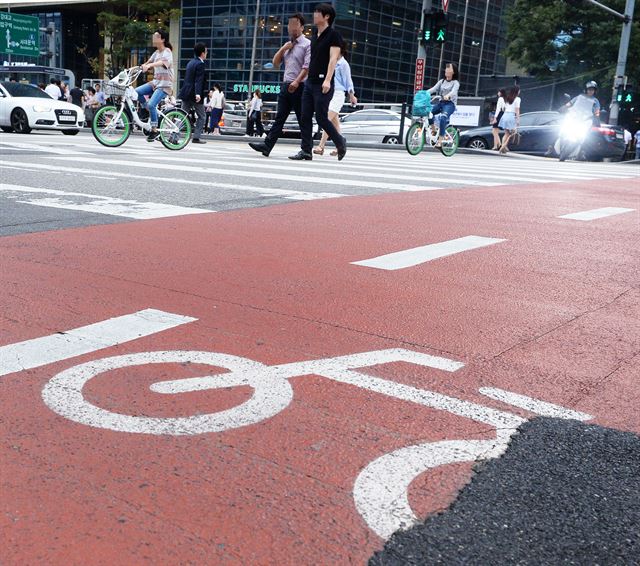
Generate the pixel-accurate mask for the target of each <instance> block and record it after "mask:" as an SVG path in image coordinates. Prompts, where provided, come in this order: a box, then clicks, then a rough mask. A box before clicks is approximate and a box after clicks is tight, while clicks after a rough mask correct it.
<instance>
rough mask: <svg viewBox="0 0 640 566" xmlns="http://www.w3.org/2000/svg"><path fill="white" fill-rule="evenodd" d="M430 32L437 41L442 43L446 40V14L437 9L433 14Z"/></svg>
mask: <svg viewBox="0 0 640 566" xmlns="http://www.w3.org/2000/svg"><path fill="white" fill-rule="evenodd" d="M432 21H433V26H432V28H431V30H432V31H431V33H432V35H433V38H434V39H435V41H436V42H437V43H444V42H445V41H446V40H447V14H446V13H445V12H443V11H442V10H438V11H437V12H436V13H435V14H434V18H433V20H432Z"/></svg>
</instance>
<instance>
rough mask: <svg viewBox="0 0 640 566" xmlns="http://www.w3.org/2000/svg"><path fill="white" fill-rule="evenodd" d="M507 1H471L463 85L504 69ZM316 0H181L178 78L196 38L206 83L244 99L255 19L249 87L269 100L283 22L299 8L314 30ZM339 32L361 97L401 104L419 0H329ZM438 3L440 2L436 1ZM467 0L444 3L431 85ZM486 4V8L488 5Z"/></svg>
mask: <svg viewBox="0 0 640 566" xmlns="http://www.w3.org/2000/svg"><path fill="white" fill-rule="evenodd" d="M510 1H512V0H491V1H490V2H486V1H485V0H472V1H471V2H469V3H468V4H469V7H468V11H467V25H466V31H465V38H464V47H463V60H462V69H461V70H462V90H463V93H464V94H473V93H474V90H475V84H476V78H477V72H478V69H479V65H480V71H481V74H483V75H491V74H503V73H504V70H505V64H506V62H505V60H504V58H503V57H502V55H501V51H502V50H503V49H504V46H505V41H504V36H505V30H504V24H503V21H504V17H503V16H504V11H505V7H506V6H507V5H508V4H509V3H510ZM317 3H318V2H317V0H313V1H309V0H303V1H298V2H289V1H283V0H261V2H260V9H259V12H258V13H256V0H182V6H181V7H182V19H181V30H180V33H181V37H180V47H181V49H180V53H181V57H180V75H181V76H183V74H184V69H185V67H186V65H187V62H188V61H189V59H190V58H191V57H192V49H193V45H194V43H195V42H196V41H202V42H204V43H205V44H206V45H207V46H208V47H209V50H210V54H209V60H208V62H207V67H208V72H209V82H210V84H213V83H215V82H217V83H220V84H221V85H222V88H223V90H224V91H225V92H226V95H227V98H229V99H235V100H240V99H244V98H246V97H247V93H248V82H249V73H250V65H251V51H252V45H253V33H254V27H255V24H256V21H257V23H258V35H257V49H256V59H255V61H256V64H255V66H254V79H253V84H254V87H255V86H257V87H258V88H261V90H262V91H263V93H264V95H265V98H266V99H267V100H268V99H274V98H275V96H276V93H277V89H278V87H279V84H280V80H281V76H282V75H281V74H280V73H279V72H277V71H275V70H266V69H264V64H265V63H268V62H270V61H271V59H272V57H273V55H274V53H275V52H276V51H277V50H278V49H279V48H280V46H281V45H282V44H283V43H284V42H285V41H286V40H287V19H288V17H289V15H291V14H293V13H295V12H302V13H303V14H304V15H305V17H306V19H307V34H310V33H311V31H310V30H311V23H312V14H313V9H314V7H315V5H316V4H317ZM333 5H334V7H335V8H336V12H337V19H336V23H335V27H336V29H337V30H338V31H339V32H340V33H341V34H342V36H343V37H344V39H345V40H346V41H347V44H348V46H349V51H350V53H349V55H348V57H347V58H348V60H349V62H350V63H351V70H352V74H353V79H354V83H355V87H356V93H357V95H358V97H359V99H360V100H361V102H377V103H398V102H403V101H405V100H407V99H408V98H409V97H411V95H412V93H413V83H414V70H415V60H416V54H417V49H418V43H417V40H418V34H419V28H420V15H421V10H422V0H334V1H333ZM433 5H434V6H439V5H440V2H439V0H434V1H433ZM465 5H466V2H465V0H451V1H450V2H449V24H448V29H447V39H446V42H445V43H444V45H441V44H435V43H432V44H429V45H428V46H427V60H426V66H425V67H426V68H425V84H433V83H435V82H436V80H437V77H438V76H439V75H440V74H441V73H439V72H438V68H439V64H440V60H441V51H442V61H443V64H444V63H446V62H448V61H454V62H456V63H457V62H458V58H459V55H460V49H461V44H462V41H463V38H462V28H463V23H464V12H465ZM487 5H488V6H489V9H488V12H485V9H486V7H487ZM485 13H486V15H487V17H486V21H487V28H486V37H485V42H484V48H483V50H482V51H483V53H482V61H480V46H481V40H482V31H483V26H484V22H485Z"/></svg>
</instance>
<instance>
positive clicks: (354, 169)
mask: <svg viewBox="0 0 640 566" xmlns="http://www.w3.org/2000/svg"><path fill="white" fill-rule="evenodd" d="M159 159H161V160H162V161H171V162H183V163H184V162H187V163H206V164H210V163H211V159H207V160H204V159H194V158H189V157H182V156H177V157H165V156H162V157H159ZM230 162H233V165H238V164H241V165H248V166H257V167H258V168H260V169H269V170H278V171H299V167H297V166H295V167H294V166H290V165H288V164H287V163H286V162H283V161H275V162H274V161H271V162H268V161H267V160H265V159H260V160H258V159H257V156H252V155H249V156H248V157H240V156H228V155H225V157H224V160H223V161H221V162H220V163H216V167H220V170H221V171H222V172H223V171H224V168H225V167H229V166H231V163H230ZM312 163H313V165H311V164H309V163H305V164H304V170H305V171H309V172H316V173H325V174H326V173H327V172H328V171H331V172H336V173H337V174H338V175H343V176H347V177H348V176H357V177H373V178H385V177H387V178H390V179H398V180H407V181H413V182H415V181H416V180H417V179H425V180H427V181H429V182H433V183H450V184H467V185H481V186H493V185H494V184H504V183H495V181H489V183H491V184H490V185H487V184H486V183H484V182H482V181H476V179H483V178H484V179H495V177H496V175H495V173H491V172H488V173H487V171H486V169H484V170H480V169H478V172H475V171H466V170H465V171H461V170H460V168H459V167H456V168H455V171H452V172H451V175H449V176H446V177H438V176H437V175H433V172H432V171H433V169H430V168H426V167H424V166H422V167H418V166H413V167H410V168H409V167H406V166H404V165H402V167H401V168H400V171H403V172H407V171H408V170H412V171H415V173H416V174H415V175H402V174H400V173H397V172H394V171H393V170H394V169H399V168H398V164H394V166H393V167H392V168H390V167H385V166H379V165H376V164H374V163H375V162H374V163H370V164H369V163H367V164H366V165H364V166H363V165H357V164H354V163H352V162H351V161H348V162H344V161H343V162H342V163H336V164H335V165H334V164H333V163H331V164H329V163H324V162H322V163H318V160H314V161H313V162H312ZM463 177H471V178H472V179H473V180H467V179H464V178H463ZM458 178H460V179H459V180H457V179H458ZM580 178H581V179H584V180H589V179H591V178H592V177H585V176H581V177H580ZM500 179H501V180H503V179H504V180H509V181H529V182H534V183H539V182H540V179H539V178H534V177H526V176H521V175H503V174H502V172H501V174H500ZM546 182H559V180H558V178H557V176H554V177H553V178H552V177H551V176H549V178H548V179H547V180H546Z"/></svg>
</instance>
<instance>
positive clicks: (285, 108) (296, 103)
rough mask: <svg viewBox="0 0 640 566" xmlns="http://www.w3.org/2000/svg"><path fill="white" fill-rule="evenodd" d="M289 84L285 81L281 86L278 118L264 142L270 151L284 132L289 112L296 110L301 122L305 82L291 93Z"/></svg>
mask: <svg viewBox="0 0 640 566" xmlns="http://www.w3.org/2000/svg"><path fill="white" fill-rule="evenodd" d="M289 84H290V83H284V84H283V85H282V87H281V88H280V94H279V95H278V110H277V112H276V119H275V121H274V122H273V125H272V126H271V129H270V130H269V133H268V134H267V137H266V138H265V140H264V144H265V145H266V146H267V147H268V148H269V151H271V150H272V149H273V146H275V145H276V142H277V141H278V138H279V137H280V135H281V134H282V128H283V127H284V123H285V122H286V121H287V118H288V117H289V114H291V112H292V111H293V112H295V114H296V118H297V119H298V124H301V123H302V122H301V120H302V116H301V110H302V92H303V90H304V84H302V85H300V86H299V87H298V89H297V90H296V91H295V92H293V93H291V92H289V90H288V89H289Z"/></svg>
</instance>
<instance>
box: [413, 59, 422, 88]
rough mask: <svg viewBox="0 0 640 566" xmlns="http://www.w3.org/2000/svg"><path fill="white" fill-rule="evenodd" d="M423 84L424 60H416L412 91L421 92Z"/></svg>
mask: <svg viewBox="0 0 640 566" xmlns="http://www.w3.org/2000/svg"><path fill="white" fill-rule="evenodd" d="M423 84H424V59H416V80H415V85H414V91H416V92H417V91H419V90H422V85H423Z"/></svg>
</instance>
